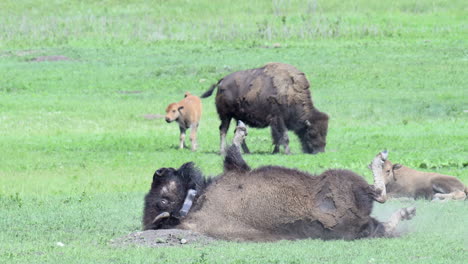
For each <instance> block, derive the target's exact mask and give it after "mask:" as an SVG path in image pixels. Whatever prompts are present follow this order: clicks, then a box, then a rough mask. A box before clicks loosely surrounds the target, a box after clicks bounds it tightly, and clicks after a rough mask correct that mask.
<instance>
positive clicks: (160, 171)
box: [151, 168, 169, 188]
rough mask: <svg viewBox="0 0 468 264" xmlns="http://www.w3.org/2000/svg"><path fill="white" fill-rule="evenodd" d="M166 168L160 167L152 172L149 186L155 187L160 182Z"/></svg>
mask: <svg viewBox="0 0 468 264" xmlns="http://www.w3.org/2000/svg"><path fill="white" fill-rule="evenodd" d="M168 170H169V169H168V168H160V169H158V170H156V171H155V172H154V174H153V182H152V183H151V188H155V187H156V186H157V185H158V184H159V183H160V181H161V179H162V178H163V177H164V175H165V174H166V173H167V171H168Z"/></svg>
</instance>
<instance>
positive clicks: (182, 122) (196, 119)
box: [166, 92, 202, 151]
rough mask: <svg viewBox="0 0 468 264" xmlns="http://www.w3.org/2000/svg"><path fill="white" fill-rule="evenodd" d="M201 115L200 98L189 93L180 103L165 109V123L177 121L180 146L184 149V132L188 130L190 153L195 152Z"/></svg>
mask: <svg viewBox="0 0 468 264" xmlns="http://www.w3.org/2000/svg"><path fill="white" fill-rule="evenodd" d="M201 115H202V104H201V101H200V98H198V97H197V96H195V95H192V94H190V93H189V92H186V93H185V98H184V99H182V100H181V101H180V102H177V103H172V104H170V105H168V106H167V108H166V122H168V123H170V122H173V121H177V123H179V128H180V144H179V147H180V148H181V149H182V148H184V147H185V131H186V130H187V129H188V128H190V141H191V143H192V151H195V150H197V129H198V125H199V123H200V118H201Z"/></svg>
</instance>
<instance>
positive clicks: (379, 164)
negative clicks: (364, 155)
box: [370, 150, 388, 203]
mask: <svg viewBox="0 0 468 264" xmlns="http://www.w3.org/2000/svg"><path fill="white" fill-rule="evenodd" d="M387 158H388V152H387V151H386V150H385V151H382V152H380V153H379V154H377V156H375V158H374V159H373V160H372V162H371V164H370V168H371V170H372V174H374V192H375V195H374V197H373V198H374V200H376V201H377V202H379V203H384V202H385V201H386V200H387V189H386V188H385V180H384V176H383V174H382V169H383V165H384V162H385V160H387Z"/></svg>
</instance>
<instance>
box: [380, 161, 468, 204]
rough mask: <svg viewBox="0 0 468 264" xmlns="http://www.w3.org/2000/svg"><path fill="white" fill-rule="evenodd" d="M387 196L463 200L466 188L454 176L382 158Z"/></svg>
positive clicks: (467, 191)
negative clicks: (413, 167) (394, 162)
mask: <svg viewBox="0 0 468 264" xmlns="http://www.w3.org/2000/svg"><path fill="white" fill-rule="evenodd" d="M382 173H383V175H384V180H385V187H386V191H387V194H388V196H389V197H394V198H397V197H409V198H414V199H418V198H423V199H428V200H450V199H453V200H465V199H466V196H467V193H468V188H467V187H466V186H465V185H464V184H463V183H462V182H461V181H460V180H459V179H457V178H456V177H453V176H448V175H443V174H438V173H434V172H422V171H417V170H414V169H411V168H408V167H406V166H403V165H401V164H392V162H390V161H389V160H387V159H385V160H384V165H383V168H382Z"/></svg>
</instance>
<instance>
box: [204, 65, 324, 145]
mask: <svg viewBox="0 0 468 264" xmlns="http://www.w3.org/2000/svg"><path fill="white" fill-rule="evenodd" d="M309 86H310V85H309V81H308V80H307V78H306V76H305V74H304V73H303V72H300V71H299V70H297V69H296V68H295V67H293V66H291V65H288V64H282V63H268V64H266V65H265V66H263V67H261V68H256V69H250V70H245V71H238V72H234V73H232V74H229V75H227V76H225V77H224V78H222V79H221V80H219V81H218V83H217V84H214V85H212V86H211V88H210V89H209V90H208V91H206V92H205V93H204V94H203V95H202V96H201V97H202V98H206V97H208V96H210V95H211V94H212V93H213V91H214V90H215V89H216V87H217V88H218V91H217V94H216V109H217V111H218V115H219V118H220V119H221V125H220V127H219V130H220V137H221V147H220V150H221V153H222V154H224V153H225V147H226V133H227V131H228V129H229V125H230V123H231V119H233V118H234V119H235V120H242V121H244V122H245V123H246V124H247V125H249V126H251V127H257V128H264V127H267V126H270V127H271V134H272V137H273V144H274V146H275V147H274V150H273V153H277V152H279V148H280V146H281V145H282V146H284V150H285V153H287V154H289V153H290V149H289V137H288V130H292V131H294V133H296V135H297V136H298V137H299V139H300V141H301V144H302V150H303V151H304V152H305V153H311V154H316V153H318V152H323V151H325V145H326V137H327V130H328V116H327V115H326V114H325V113H322V112H320V111H318V110H317V109H316V108H315V107H314V105H313V103H312V99H311V95H310V91H309ZM242 149H243V150H244V152H246V153H249V149H248V147H247V144H246V143H245V141H244V142H243V143H242Z"/></svg>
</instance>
